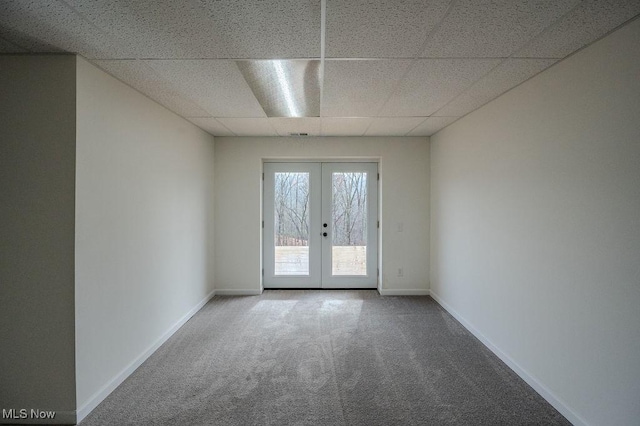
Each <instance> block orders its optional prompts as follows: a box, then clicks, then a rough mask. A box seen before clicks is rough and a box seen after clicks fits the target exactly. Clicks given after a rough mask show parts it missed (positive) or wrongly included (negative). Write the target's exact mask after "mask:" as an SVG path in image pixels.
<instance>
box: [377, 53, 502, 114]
mask: <svg viewBox="0 0 640 426" xmlns="http://www.w3.org/2000/svg"><path fill="white" fill-rule="evenodd" d="M500 62H501V60H500V59H421V60H416V61H415V62H414V64H413V66H412V67H411V70H410V71H409V73H408V74H407V77H406V78H405V79H404V80H403V81H402V83H401V84H400V86H399V87H398V89H397V90H396V91H395V92H394V94H393V96H392V97H391V98H390V99H389V101H388V102H387V103H386V104H385V105H384V108H383V109H382V112H381V113H380V114H379V115H381V116H386V117H395V116H414V117H426V116H429V115H432V114H433V113H434V112H435V111H437V110H439V109H440V108H442V107H443V106H444V105H446V104H447V103H448V102H449V101H451V100H452V99H454V98H455V97H456V96H457V95H459V94H460V93H461V92H463V91H464V90H465V89H466V88H468V87H469V86H471V84H472V83H473V82H475V81H476V80H478V79H480V78H481V77H482V76H483V75H485V74H487V73H488V72H489V71H490V70H491V69H492V68H494V67H495V66H497V65H498V64H499V63H500Z"/></svg>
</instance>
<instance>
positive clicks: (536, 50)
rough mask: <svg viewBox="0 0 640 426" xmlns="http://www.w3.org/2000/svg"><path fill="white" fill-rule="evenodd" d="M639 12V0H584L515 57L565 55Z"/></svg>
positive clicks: (556, 56)
mask: <svg viewBox="0 0 640 426" xmlns="http://www.w3.org/2000/svg"><path fill="white" fill-rule="evenodd" d="M639 13H640V1H638V0H607V1H605V0H587V1H583V2H582V4H581V5H580V6H578V7H577V8H575V9H574V10H572V11H571V13H569V14H567V15H566V16H564V17H563V18H562V19H561V20H559V21H558V22H557V23H556V24H555V25H553V26H552V27H551V28H549V29H548V30H547V31H545V32H544V33H543V34H541V35H540V36H539V37H536V38H535V39H534V40H533V41H532V42H531V44H529V45H527V46H525V47H524V48H523V49H522V50H520V51H519V52H518V53H517V54H516V55H515V56H519V57H529V58H564V57H565V56H567V55H568V54H570V53H571V52H574V51H575V50H577V49H579V48H581V47H582V46H585V45H587V44H589V43H591V42H593V41H595V40H597V39H598V38H600V37H602V36H603V35H605V34H606V33H607V32H609V31H611V30H613V29H614V28H616V27H618V26H619V25H621V24H623V23H624V22H626V21H628V20H629V19H631V18H633V17H634V16H636V15H637V14H639Z"/></svg>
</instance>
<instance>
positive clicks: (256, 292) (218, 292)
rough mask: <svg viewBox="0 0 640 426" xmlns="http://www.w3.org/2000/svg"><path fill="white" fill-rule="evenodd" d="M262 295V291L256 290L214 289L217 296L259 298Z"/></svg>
mask: <svg viewBox="0 0 640 426" xmlns="http://www.w3.org/2000/svg"><path fill="white" fill-rule="evenodd" d="M261 294H262V290H261V289H259V288H257V289H253V288H240V289H232V288H227V289H224V288H221V289H216V295H217V296H260V295H261Z"/></svg>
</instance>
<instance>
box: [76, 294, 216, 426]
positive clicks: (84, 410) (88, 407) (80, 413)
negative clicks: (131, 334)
mask: <svg viewBox="0 0 640 426" xmlns="http://www.w3.org/2000/svg"><path fill="white" fill-rule="evenodd" d="M216 294H217V291H216V290H213V291H212V292H211V293H209V294H207V295H206V296H205V297H204V299H202V300H201V301H200V302H198V304H197V305H196V306H194V307H193V308H191V309H190V310H189V312H187V313H186V314H184V315H183V316H182V318H180V319H179V320H178V321H176V322H175V323H174V324H173V325H172V326H171V327H170V328H169V329H168V330H167V331H166V332H165V333H164V334H163V335H162V336H160V337H159V338H158V339H157V340H156V341H155V342H154V343H153V344H152V345H151V346H149V347H148V348H147V349H146V350H145V351H144V352H143V353H141V354H140V355H139V356H138V357H137V358H136V359H134V360H133V361H132V362H131V364H129V365H128V366H127V367H126V368H124V369H123V370H122V371H121V372H120V373H118V374H117V375H116V376H115V377H114V378H113V379H111V381H109V382H108V383H107V384H106V385H104V386H103V387H102V388H101V389H100V390H99V391H98V392H96V393H95V394H93V395H92V396H91V398H89V401H87V402H86V403H85V404H84V405H83V406H82V407H80V408H79V409H78V410H77V411H76V414H77V416H74V417H77V419H75V420H77V422H78V423H80V422H81V421H82V419H84V418H85V417H87V415H88V414H89V413H90V412H91V411H93V409H94V408H96V407H97V406H98V404H100V403H101V402H102V401H103V400H104V399H105V398H106V397H107V396H109V394H110V393H111V392H113V391H114V389H115V388H117V387H118V386H120V384H121V383H122V382H124V380H125V379H126V378H127V377H129V376H130V375H131V373H133V372H134V371H135V370H136V369H137V368H138V367H140V365H141V364H142V363H143V362H145V361H146V360H147V358H149V357H150V356H151V354H153V353H154V352H155V351H156V350H157V349H158V348H159V347H160V346H162V344H163V343H164V342H166V341H167V340H169V338H170V337H171V336H172V335H173V334H174V333H175V332H176V331H178V329H179V328H180V327H182V326H183V325H184V323H186V322H187V321H189V319H190V318H191V317H192V316H193V315H195V313H196V312H198V311H199V310H200V309H202V307H203V306H204V305H206V304H207V302H208V301H209V300H211V298H212V297H213V296H215V295H216ZM72 424H73V423H72Z"/></svg>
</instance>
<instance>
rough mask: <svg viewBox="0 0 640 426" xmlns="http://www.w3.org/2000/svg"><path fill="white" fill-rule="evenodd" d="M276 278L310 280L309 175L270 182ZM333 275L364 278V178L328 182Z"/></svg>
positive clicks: (348, 175)
mask: <svg viewBox="0 0 640 426" xmlns="http://www.w3.org/2000/svg"><path fill="white" fill-rule="evenodd" d="M274 185H275V188H274V216H275V217H274V220H275V223H274V225H275V227H274V233H275V274H276V275H309V207H310V206H309V173H306V172H278V173H275V179H274ZM331 185H332V191H331V196H332V199H331V204H332V205H331V221H332V222H331V225H332V227H331V229H330V230H331V242H332V247H331V250H332V251H331V255H332V259H331V263H332V274H333V275H366V270H367V268H366V258H367V247H366V246H367V173H363V172H339V173H333V174H332V177H331Z"/></svg>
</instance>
